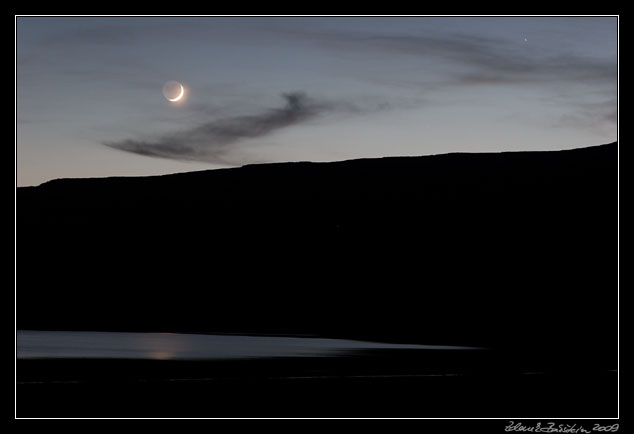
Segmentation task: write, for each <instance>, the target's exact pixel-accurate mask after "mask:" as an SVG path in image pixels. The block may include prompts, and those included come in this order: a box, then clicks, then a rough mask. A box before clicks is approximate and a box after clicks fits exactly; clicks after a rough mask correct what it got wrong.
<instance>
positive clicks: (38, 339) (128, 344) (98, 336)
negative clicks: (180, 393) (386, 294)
mask: <svg viewBox="0 0 634 434" xmlns="http://www.w3.org/2000/svg"><path fill="white" fill-rule="evenodd" d="M366 349H444V350H449V349H454V350H461V349H473V348H472V347H452V346H433V345H404V344H384V343H377V342H363V341H354V340H348V339H323V338H306V337H280V336H235V335H202V334H201V335H197V334H177V333H124V332H75V331H36V330H18V332H17V356H18V358H20V359H29V358H121V359H154V360H203V359H244V358H253V357H255V358H266V357H315V356H324V357H325V356H331V355H335V354H338V355H340V354H342V353H343V354H345V353H346V352H349V351H355V350H366Z"/></svg>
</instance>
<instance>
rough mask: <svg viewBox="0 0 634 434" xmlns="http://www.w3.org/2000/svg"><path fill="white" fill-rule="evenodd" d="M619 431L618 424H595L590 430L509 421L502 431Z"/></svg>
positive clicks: (569, 432) (575, 432) (550, 424)
mask: <svg viewBox="0 0 634 434" xmlns="http://www.w3.org/2000/svg"><path fill="white" fill-rule="evenodd" d="M618 430H619V424H618V423H615V424H612V425H601V424H598V423H595V424H594V425H593V426H592V428H591V429H590V428H587V427H584V426H583V425H579V424H576V423H575V424H572V425H570V424H563V423H560V424H555V423H554V422H548V423H546V424H542V423H541V422H537V423H536V424H535V425H532V426H527V425H523V424H522V422H517V423H515V422H513V421H512V420H511V421H509V424H508V425H507V426H506V428H505V429H504V431H506V432H512V431H517V432H545V433H568V434H582V433H592V432H617V431H618Z"/></svg>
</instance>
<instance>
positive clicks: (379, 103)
mask: <svg viewBox="0 0 634 434" xmlns="http://www.w3.org/2000/svg"><path fill="white" fill-rule="evenodd" d="M617 23H618V22H617V18H616V17H67V18H62V17H17V18H16V26H17V27H16V50H17V52H16V81H17V82H16V103H17V112H16V128H17V182H18V186H24V185H37V184H40V183H42V182H45V181H47V180H50V179H55V178H69V177H70V178H75V177H103V176H138V175H150V174H164V173H174V172H186V171H194V170H204V169H213V168H219V167H231V166H241V165H244V164H249V163H262V162H277V161H306V160H310V161H334V160H345V159H352V158H362V157H380V156H388V155H427V154H438V153H447V152H456V151H460V152H488V151H515V150H556V149H569V148H577V147H583V146H590V145H596V144H602V143H607V142H612V141H614V140H616V135H617V71H618V64H617ZM169 80H176V81H179V82H181V83H183V84H184V86H185V88H186V95H185V96H186V98H185V99H184V100H183V101H181V102H179V103H170V102H169V101H167V100H166V99H165V97H164V96H163V94H162V86H163V84H164V83H165V82H167V81H169Z"/></svg>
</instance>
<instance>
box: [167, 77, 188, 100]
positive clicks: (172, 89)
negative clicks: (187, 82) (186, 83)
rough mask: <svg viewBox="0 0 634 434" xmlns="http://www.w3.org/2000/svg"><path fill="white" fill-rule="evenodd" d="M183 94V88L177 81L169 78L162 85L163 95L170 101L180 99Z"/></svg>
mask: <svg viewBox="0 0 634 434" xmlns="http://www.w3.org/2000/svg"><path fill="white" fill-rule="evenodd" d="M183 95H185V88H184V87H183V85H182V84H181V83H179V82H178V81H173V80H170V81H168V82H167V83H165V84H164V85H163V96H165V98H166V99H167V100H168V101H170V102H176V101H180V100H181V99H182V98H183Z"/></svg>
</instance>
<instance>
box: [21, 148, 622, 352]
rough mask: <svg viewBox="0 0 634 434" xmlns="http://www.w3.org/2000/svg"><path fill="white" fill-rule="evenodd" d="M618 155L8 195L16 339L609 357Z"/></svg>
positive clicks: (223, 174)
mask: <svg viewBox="0 0 634 434" xmlns="http://www.w3.org/2000/svg"><path fill="white" fill-rule="evenodd" d="M617 154H618V147H617V144H616V143H612V144H608V145H602V146H595V147H589V148H582V149H574V150H565V151H553V152H505V153H486V154H444V155H435V156H425V157H389V158H377V159H362V160H350V161H341V162H332V163H306V162H300V163H276V164H262V165H248V166H244V167H241V168H234V169H220V170H210V171H201V172H191V173H183V174H173V175H164V176H152V177H130V178H125V177H118V178H103V179H97V178H95V179H61V180H55V181H51V182H47V183H44V184H42V185H41V186H38V187H25V188H19V189H18V198H17V204H18V206H17V214H18V217H17V219H18V220H17V221H18V224H17V228H18V280H17V281H18V317H17V321H18V327H19V328H50V329H63V328H72V329H110V330H112V329H119V330H132V329H134V330H163V331H176V330H189V331H192V330H195V331H228V332H230V331H249V330H251V331H258V332H267V331H269V332H298V333H302V332H307V333H319V334H322V335H335V336H346V337H348V336H353V337H362V338H369V339H384V340H396V341H416V342H422V343H428V344H474V345H479V344H490V345H501V346H507V345H529V346H530V345H539V347H540V348H542V349H543V348H544V345H545V346H546V348H551V349H558V350H560V349H561V348H562V347H565V348H577V347H578V346H582V345H595V346H596V348H599V347H600V348H604V349H608V350H611V349H612V348H615V347H614V346H613V345H614V343H615V339H616V332H615V330H616V295H617V268H616V267H617V260H616V258H617V256H616V255H617V182H618V179H617V164H618V162H617ZM597 351H598V350H597ZM599 352H600V351H599ZM603 354H610V357H611V354H612V352H611V351H607V352H604V353H603ZM606 357H607V356H606Z"/></svg>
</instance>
